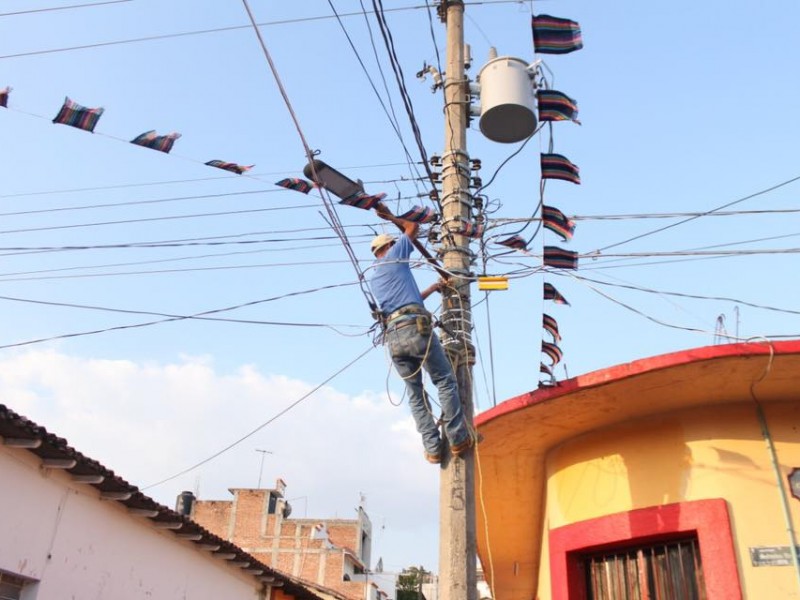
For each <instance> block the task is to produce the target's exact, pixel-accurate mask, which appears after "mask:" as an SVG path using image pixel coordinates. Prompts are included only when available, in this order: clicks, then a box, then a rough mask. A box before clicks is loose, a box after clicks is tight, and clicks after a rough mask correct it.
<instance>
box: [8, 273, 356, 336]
mask: <svg viewBox="0 0 800 600" xmlns="http://www.w3.org/2000/svg"><path fill="white" fill-rule="evenodd" d="M343 285H353V284H336V285H332V286H324V287H319V288H314V289H311V290H303V291H300V292H291V293H288V294H282V295H280V296H274V297H272V298H264V299H261V300H253V301H251V302H245V303H242V304H237V305H235V306H227V307H225V308H216V309H213V310H207V311H203V312H199V313H195V314H192V315H173V316H169V317H166V318H164V319H158V320H155V321H146V322H144V323H133V324H130V325H116V326H113V327H106V328H103V329H93V330H91V331H80V332H75V333H65V334H61V335H55V336H51V337H47V338H39V339H35V340H28V341H25V342H17V343H14V344H5V345H2V346H0V350H5V349H7V348H19V347H21V346H30V345H33V344H41V343H43V342H52V341H55V340H63V339H69V338H76V337H84V336H88V335H97V334H100V333H109V332H111V331H123V330H126V329H138V328H142V327H150V326H153V325H161V324H163V323H172V322H174V321H185V320H189V319H192V320H195V319H196V320H214V319H203V317H207V316H208V315H212V314H219V313H221V312H228V311H232V310H237V309H240V308H245V307H250V306H255V305H257V304H263V303H266V302H272V301H274V300H282V299H284V298H289V297H292V296H300V295H304V294H309V293H312V292H318V291H321V290H323V289H327V288H334V287H341V286H343ZM4 299H7V300H15V301H23V300H21V299H19V298H12V297H5V298H4ZM26 301H27V302H35V303H37V304H47V303H46V302H36V301H31V300H26ZM62 306H66V305H62ZM72 307H73V308H79V307H80V308H89V306H79V305H72ZM93 308H94V309H95V310H101V309H100V307H93ZM107 310H111V309H107ZM113 312H128V311H122V310H114V311H113ZM130 312H133V311H130ZM141 314H148V313H141ZM251 323H258V324H262V325H268V324H278V323H269V322H266V321H262V322H256V321H252V322H251ZM283 324H286V323H283ZM328 327H330V326H328Z"/></svg>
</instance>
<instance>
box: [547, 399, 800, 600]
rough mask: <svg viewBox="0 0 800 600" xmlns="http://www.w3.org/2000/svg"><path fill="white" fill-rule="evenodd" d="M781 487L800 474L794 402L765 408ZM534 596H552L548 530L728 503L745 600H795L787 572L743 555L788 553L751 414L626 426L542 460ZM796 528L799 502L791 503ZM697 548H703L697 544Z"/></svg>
mask: <svg viewBox="0 0 800 600" xmlns="http://www.w3.org/2000/svg"><path fill="white" fill-rule="evenodd" d="M765 413H766V416H767V421H768V424H769V429H770V433H771V435H772V437H773V439H774V443H775V448H776V452H777V455H778V461H779V464H780V471H781V477H782V481H783V482H785V481H786V477H787V475H788V474H789V472H790V471H791V470H792V468H793V467H800V403H798V402H783V403H774V404H769V405H767V406H766V407H765ZM546 469H547V500H546V502H547V505H546V514H545V520H544V533H545V535H544V536H543V541H544V544H543V551H542V555H541V558H542V562H541V568H540V570H539V587H538V591H539V598H540V599H541V600H546V599H548V598H550V589H551V582H550V569H549V557H548V547H547V531H548V530H550V529H554V528H557V527H561V526H563V525H569V524H572V523H575V522H578V521H583V520H586V519H591V518H595V517H601V516H605V515H609V514H614V513H620V512H624V511H629V510H632V509H639V508H647V507H651V506H659V505H664V504H669V503H676V502H684V501H691V500H702V499H710V498H724V499H725V500H726V501H727V503H728V506H729V510H730V517H731V528H732V533H733V537H734V544H735V551H736V556H737V566H738V569H739V579H740V582H741V585H742V591H743V593H744V596H745V597H746V598H770V599H782V598H797V597H798V596H799V595H800V590H798V583H797V575H796V573H795V570H794V569H793V568H792V567H791V566H761V567H754V566H752V564H751V560H750V555H749V548H750V547H754V546H788V545H789V543H790V542H789V538H788V535H787V533H786V524H785V521H784V519H783V515H782V508H781V500H780V496H779V488H778V485H777V482H776V479H775V475H774V471H773V468H772V465H771V462H770V455H769V453H768V451H767V447H766V444H765V441H764V439H763V437H762V433H761V428H760V425H759V422H758V419H757V416H756V410H755V406H754V405H753V404H752V403H750V402H748V403H741V404H731V405H725V406H717V407H714V408H701V409H694V410H689V411H682V412H676V413H668V414H666V415H663V416H659V417H653V418H648V419H645V420H639V421H634V422H629V423H626V424H624V425H619V426H615V427H611V428H608V429H604V430H600V431H597V432H593V433H591V434H588V435H584V436H581V437H579V438H576V439H574V440H571V441H569V442H566V443H564V444H562V445H561V446H560V447H558V448H556V449H554V450H552V451H551V452H550V453H549V454H548V456H547V461H546ZM790 507H791V513H792V518H793V521H794V523H795V524H797V525H800V501H798V500H796V499H793V498H791V497H790ZM701 544H702V540H701Z"/></svg>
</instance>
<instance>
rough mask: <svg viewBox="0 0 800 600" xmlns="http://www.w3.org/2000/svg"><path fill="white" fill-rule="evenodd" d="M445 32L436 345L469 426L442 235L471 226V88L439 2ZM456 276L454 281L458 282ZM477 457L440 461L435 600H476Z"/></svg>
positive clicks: (459, 266) (468, 345)
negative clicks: (441, 272) (441, 283)
mask: <svg viewBox="0 0 800 600" xmlns="http://www.w3.org/2000/svg"><path fill="white" fill-rule="evenodd" d="M439 10H440V13H439V14H440V16H441V17H442V18H443V20H444V22H445V26H446V28H447V59H446V60H447V66H446V78H445V84H444V100H445V110H444V115H445V126H444V152H443V154H442V197H441V204H442V242H443V246H442V252H443V256H442V262H443V264H444V267H445V269H446V270H447V271H449V272H451V273H455V274H456V277H453V278H451V283H452V286H453V287H454V288H455V289H447V290H443V308H442V322H443V324H444V329H445V333H444V335H443V336H442V341H443V344H444V347H445V349H446V350H447V351H448V354H449V355H450V358H451V360H453V362H454V366H455V374H456V378H457V379H458V389H459V394H460V397H461V404H462V406H463V408H464V412H465V416H466V419H467V422H468V423H470V424H472V419H473V413H474V410H473V407H472V366H473V365H474V363H475V349H474V346H473V345H472V307H471V304H470V289H469V286H470V282H469V280H468V279H465V278H464V277H466V276H467V275H468V274H469V272H470V263H471V260H470V259H471V251H470V249H469V238H468V237H465V236H463V235H455V234H451V233H448V232H449V231H459V230H460V227H461V226H462V225H463V224H464V223H469V222H470V213H471V207H472V194H471V193H470V189H469V183H470V177H469V175H470V162H469V156H468V154H467V116H468V114H469V102H468V100H469V85H468V82H467V79H466V76H465V72H464V2H463V0H441V4H440V7H439ZM459 275H460V276H462V277H458V276H459ZM474 456H475V452H474V451H473V452H469V453H466V454H464V455H462V457H460V458H457V457H453V456H451V455H449V454H448V455H447V456H444V457H443V462H442V469H441V479H440V485H439V514H440V526H439V571H440V574H439V600H477V588H476V575H475V557H476V550H477V548H476V541H475V462H474V461H475V459H474Z"/></svg>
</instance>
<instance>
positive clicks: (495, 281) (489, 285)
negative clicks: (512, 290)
mask: <svg viewBox="0 0 800 600" xmlns="http://www.w3.org/2000/svg"><path fill="white" fill-rule="evenodd" d="M478 289H479V290H486V291H489V290H507V289H508V277H504V276H502V275H497V276H490V275H484V276H482V277H478Z"/></svg>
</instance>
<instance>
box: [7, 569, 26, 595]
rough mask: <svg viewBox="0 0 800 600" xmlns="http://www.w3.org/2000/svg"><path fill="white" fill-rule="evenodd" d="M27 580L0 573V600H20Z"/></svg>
mask: <svg viewBox="0 0 800 600" xmlns="http://www.w3.org/2000/svg"><path fill="white" fill-rule="evenodd" d="M26 583H28V580H27V579H23V578H22V577H17V576H16V575H11V574H10V573H4V572H2V571H0V600H20V598H21V597H22V588H23V587H25V584H26Z"/></svg>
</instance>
